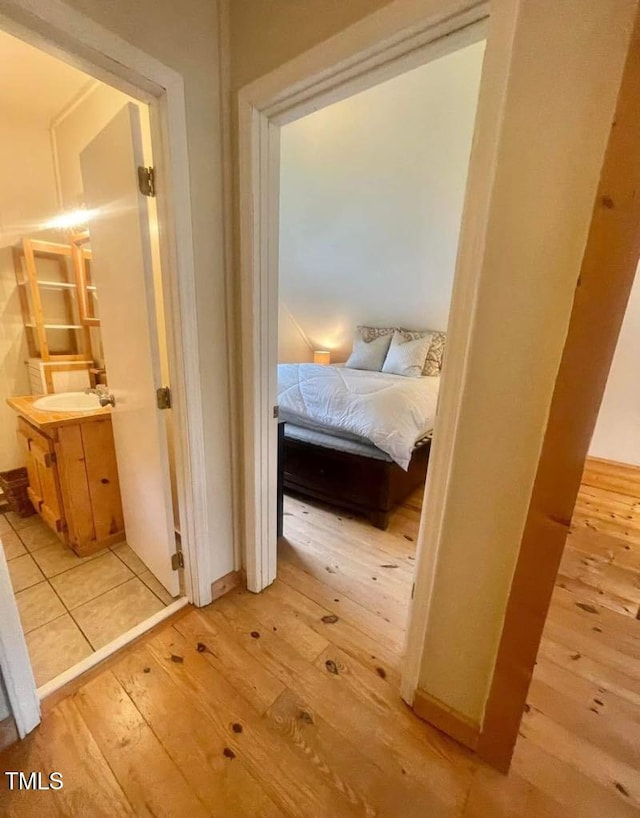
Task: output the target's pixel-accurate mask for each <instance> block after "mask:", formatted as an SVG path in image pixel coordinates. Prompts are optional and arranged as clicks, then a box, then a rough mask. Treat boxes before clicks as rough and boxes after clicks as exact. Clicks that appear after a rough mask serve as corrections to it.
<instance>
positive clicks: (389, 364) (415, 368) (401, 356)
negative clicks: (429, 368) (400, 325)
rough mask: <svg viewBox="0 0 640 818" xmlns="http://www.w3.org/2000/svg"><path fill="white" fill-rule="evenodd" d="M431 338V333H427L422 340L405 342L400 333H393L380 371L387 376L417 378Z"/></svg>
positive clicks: (420, 372) (420, 373) (422, 366)
mask: <svg viewBox="0 0 640 818" xmlns="http://www.w3.org/2000/svg"><path fill="white" fill-rule="evenodd" d="M431 338H432V335H431V333H427V334H426V335H424V336H423V337H422V338H416V339H415V340H413V341H407V339H406V338H405V337H404V336H403V335H402V333H400V332H394V333H393V338H392V339H391V346H390V347H389V351H388V352H387V357H386V359H385V362H384V365H383V367H382V371H383V372H386V373H387V374H389V375H404V376H405V377H407V378H419V377H420V375H422V370H423V368H424V362H425V361H426V359H427V352H428V351H429V347H430V346H431Z"/></svg>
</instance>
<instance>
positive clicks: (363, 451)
mask: <svg viewBox="0 0 640 818" xmlns="http://www.w3.org/2000/svg"><path fill="white" fill-rule="evenodd" d="M284 436H285V437H286V438H287V439H288V440H298V441H300V443H312V444H313V445H314V446H322V447H323V448H325V449H333V450H334V451H337V452H347V453H348V454H358V455H361V456H362V457H372V458H373V459H374V460H384V461H385V462H386V463H392V462H393V461H392V459H391V458H390V457H389V455H388V454H385V452H383V451H382V450H381V449H378V448H377V446H374V445H373V444H372V443H367V442H366V441H365V442H362V441H358V440H349V439H348V438H345V437H338V436H337V435H332V434H328V433H327V432H321V431H318V430H317V429H306V428H304V427H303V426H295V425H294V424H292V423H285V427H284Z"/></svg>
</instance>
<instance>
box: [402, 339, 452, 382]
mask: <svg viewBox="0 0 640 818" xmlns="http://www.w3.org/2000/svg"><path fill="white" fill-rule="evenodd" d="M398 332H400V333H401V334H402V335H403V336H404V337H405V338H406V339H407V341H415V339H416V338H424V336H425V335H431V344H430V346H429V351H428V352H427V359H426V361H425V362H424V368H423V370H422V374H423V375H430V376H432V377H433V376H437V375H439V374H440V370H441V369H442V359H443V357H444V344H445V340H446V337H447V333H446V332H433V331H431V330H412V329H402V328H401V329H399V330H398Z"/></svg>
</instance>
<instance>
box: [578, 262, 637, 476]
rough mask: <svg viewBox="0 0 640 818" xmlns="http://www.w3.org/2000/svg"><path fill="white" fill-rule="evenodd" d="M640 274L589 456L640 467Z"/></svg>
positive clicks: (635, 283)
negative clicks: (639, 354) (639, 362)
mask: <svg viewBox="0 0 640 818" xmlns="http://www.w3.org/2000/svg"><path fill="white" fill-rule="evenodd" d="M638 350H640V275H639V274H638V273H636V279H635V282H634V284H633V288H632V290H631V296H630V298H629V304H628V305H627V311H626V313H625V317H624V321H623V324H622V329H621V330H620V336H619V338H618V345H617V346H616V352H615V355H614V358H613V363H612V365H611V371H610V372H609V378H608V380H607V387H606V389H605V393H604V397H603V399H602V405H601V406H600V413H599V415H598V422H597V423H596V428H595V430H594V433H593V437H592V439H591V446H590V448H589V455H590V456H591V457H602V458H604V459H605V460H615V461H618V462H619V463H629V464H631V465H633V466H640V369H639V367H638Z"/></svg>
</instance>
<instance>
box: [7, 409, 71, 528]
mask: <svg viewBox="0 0 640 818" xmlns="http://www.w3.org/2000/svg"><path fill="white" fill-rule="evenodd" d="M18 440H19V442H20V445H21V446H22V449H23V452H24V456H25V463H26V466H27V473H28V475H29V487H28V488H27V493H28V494H29V499H30V500H31V502H32V503H33V507H34V508H35V510H36V511H37V512H38V514H40V516H41V517H42V519H43V520H44V521H45V522H46V523H47V525H49V526H50V527H51V528H52V529H53V530H54V531H55V532H56V533H57V534H61V533H62V531H63V517H62V501H61V497H60V488H59V483H58V477H57V474H56V468H55V460H56V455H55V450H54V446H53V441H52V440H51V439H50V438H48V437H47V436H46V435H44V434H42V432H39V431H38V430H37V429H35V428H34V427H33V426H31V425H30V424H29V423H27V422H26V420H23V419H22V418H18Z"/></svg>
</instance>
